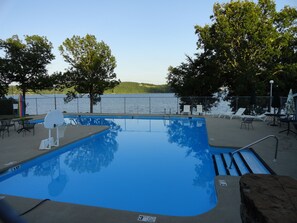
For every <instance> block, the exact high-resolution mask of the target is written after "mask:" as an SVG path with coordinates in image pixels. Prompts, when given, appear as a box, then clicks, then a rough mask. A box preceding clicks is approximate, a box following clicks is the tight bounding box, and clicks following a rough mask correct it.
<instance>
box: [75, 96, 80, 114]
mask: <svg viewBox="0 0 297 223" xmlns="http://www.w3.org/2000/svg"><path fill="white" fill-rule="evenodd" d="M78 100H79V98H76V112H77V113H79V102H78Z"/></svg>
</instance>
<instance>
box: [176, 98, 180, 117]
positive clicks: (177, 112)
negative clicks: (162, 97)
mask: <svg viewBox="0 0 297 223" xmlns="http://www.w3.org/2000/svg"><path fill="white" fill-rule="evenodd" d="M178 100H179V98H178V97H176V114H179V108H178Z"/></svg>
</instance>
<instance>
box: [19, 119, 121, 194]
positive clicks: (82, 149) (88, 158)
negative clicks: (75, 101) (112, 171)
mask: <svg viewBox="0 0 297 223" xmlns="http://www.w3.org/2000/svg"><path fill="white" fill-rule="evenodd" d="M77 120H79V123H81V124H85V125H106V126H110V129H109V131H105V132H103V133H101V134H99V135H98V136H96V137H93V138H92V139H90V140H87V141H86V142H84V143H79V144H78V145H79V146H78V147H77V148H74V149H71V150H67V151H66V152H65V153H64V156H65V159H64V161H63V159H62V161H60V156H54V157H53V158H50V159H48V160H45V161H44V162H41V163H38V164H36V165H34V166H33V167H31V168H29V169H26V170H24V171H23V172H22V176H23V177H30V176H29V175H31V176H35V177H47V178H48V179H49V183H48V186H47V189H48V193H49V195H51V196H53V197H56V196H58V195H60V194H61V193H62V192H63V190H64V188H65V187H66V184H67V182H68V176H67V168H66V167H67V166H68V167H69V168H71V170H72V171H77V172H78V173H84V172H88V173H90V172H91V173H95V172H99V171H100V170H101V168H102V167H107V166H108V165H109V164H110V163H111V162H112V160H113V159H114V153H115V152H116V151H117V148H118V143H117V141H116V137H117V134H118V131H120V130H121V128H120V126H119V125H117V124H115V123H114V122H112V121H108V120H105V119H102V118H100V119H99V118H98V119H93V118H79V119H76V120H74V119H73V120H72V121H73V122H76V123H78V121H77ZM61 162H62V163H61ZM63 163H64V164H66V167H65V166H64V167H63Z"/></svg>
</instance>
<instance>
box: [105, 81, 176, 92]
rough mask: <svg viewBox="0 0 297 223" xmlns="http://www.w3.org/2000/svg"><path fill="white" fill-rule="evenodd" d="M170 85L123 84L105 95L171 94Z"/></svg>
mask: <svg viewBox="0 0 297 223" xmlns="http://www.w3.org/2000/svg"><path fill="white" fill-rule="evenodd" d="M169 92H170V89H169V87H168V85H165V84H164V85H155V84H147V83H137V82H122V83H120V84H119V85H118V86H116V87H115V88H114V89H110V90H107V91H105V92H104V93H105V94H145V93H169Z"/></svg>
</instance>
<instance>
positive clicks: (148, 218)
mask: <svg viewBox="0 0 297 223" xmlns="http://www.w3.org/2000/svg"><path fill="white" fill-rule="evenodd" d="M156 220H157V217H154V216H148V215H139V216H138V218H137V221H142V222H156Z"/></svg>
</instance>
